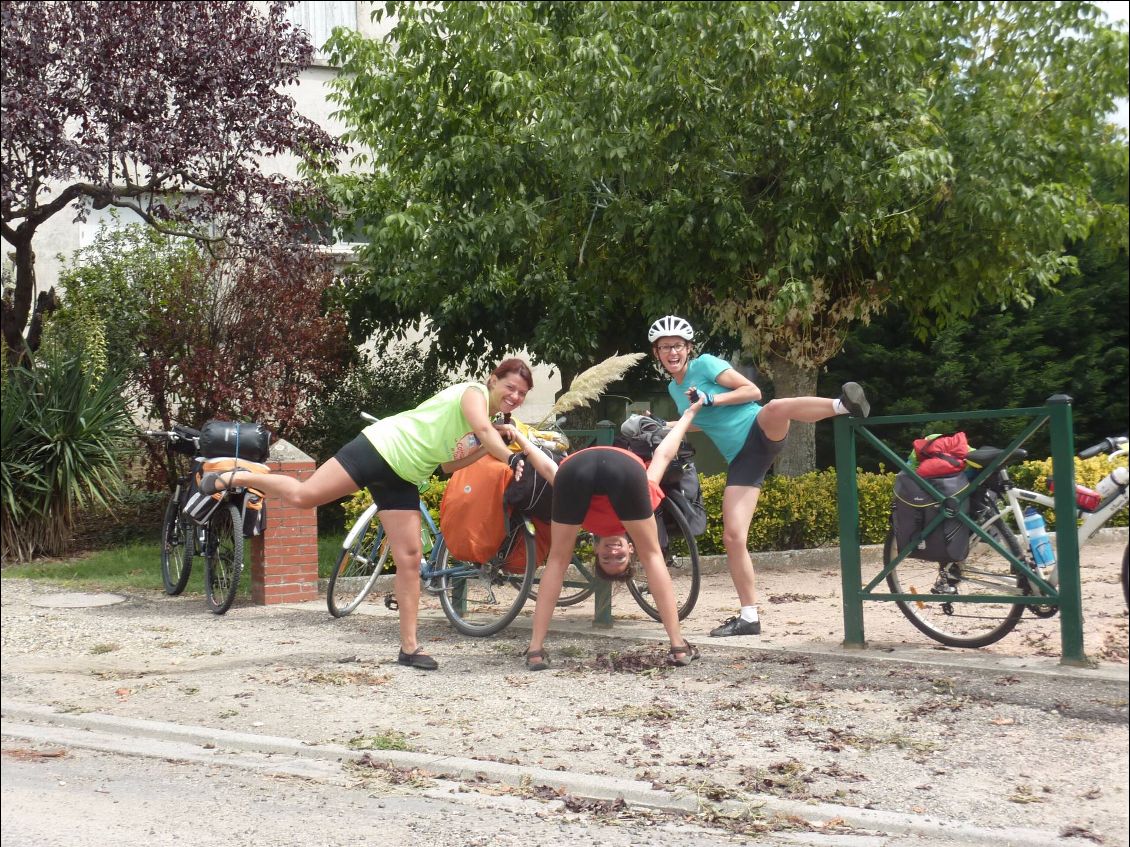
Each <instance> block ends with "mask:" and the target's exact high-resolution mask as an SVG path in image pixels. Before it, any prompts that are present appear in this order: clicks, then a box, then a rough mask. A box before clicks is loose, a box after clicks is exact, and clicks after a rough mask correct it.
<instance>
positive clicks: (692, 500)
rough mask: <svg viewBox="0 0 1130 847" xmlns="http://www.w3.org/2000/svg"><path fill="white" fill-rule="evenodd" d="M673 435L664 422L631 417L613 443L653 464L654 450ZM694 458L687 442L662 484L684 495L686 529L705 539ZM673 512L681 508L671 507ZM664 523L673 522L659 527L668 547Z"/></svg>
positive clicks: (646, 417) (704, 508) (665, 473)
mask: <svg viewBox="0 0 1130 847" xmlns="http://www.w3.org/2000/svg"><path fill="white" fill-rule="evenodd" d="M670 431H671V427H670V425H669V424H668V423H667V422H666V421H665V420H663V419H662V418H657V417H654V416H653V415H629V416H628V419H627V420H626V421H624V423H623V424H621V425H620V433H619V434H618V435H617V436H616V437H615V438H613V439H612V446H613V447H620V448H621V449H624V450H630V451H631V452H633V453H635V454H636V455H637V456H639V457H640V458H641V459H643V460H644V461H645V462H650V461H651V457H652V455H653V454H654V453H655V448H656V447H658V446H659V442H661V441H662V440H663V439H664V438H666V437H667V433H669V432H670ZM694 454H695V450H694V446H693V445H692V444H691V443H690V442H689V441H687V440H686V439H685V438H684V439H683V440H682V441H681V442H680V443H679V451H678V454H677V455H676V457H675V459H674V460H673V461H672V462H671V464H670V465H668V466H667V470H665V471H664V472H663V479H662V480H660V483H659V484H660V487H662V488H663V489H664V491H669V490H671V489H677V490H678V491H680V492H681V493H682V495H683V498H684V499H685V500H686V502H687V506H688V507H689V508H688V509H685V510H683V517H684V518H686V520H687V526H688V527H689V528H690V531H691V533H692V534H693V535H702V534H703V533H704V532H706V506H705V505H703V501H702V484H701V483H700V482H699V479H698V468H696V467H695V464H694V461H693V459H694ZM671 508H678V507H677V506H675V505H674V504H672V505H671ZM664 523H666V524H671V525H673V524H674V521H672V520H671V519H670V518H667V519H666V520H665V521H663V522H661V524H660V526H659V541H660V544H662V546H664V547H666V546H667V538H666V535H667V533H666V529H667V527H666V526H664V525H663V524H664Z"/></svg>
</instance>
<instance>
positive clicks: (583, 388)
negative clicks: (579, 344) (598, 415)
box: [535, 353, 647, 427]
mask: <svg viewBox="0 0 1130 847" xmlns="http://www.w3.org/2000/svg"><path fill="white" fill-rule="evenodd" d="M646 355H647V354H645V353H625V354H624V355H623V356H609V357H608V358H607V359H605V360H604V361H603V362H597V363H596V364H595V365H593V366H592V367H591V368H589V369H588V370H585V371H582V372H581V373H579V374H577V376H576V377H574V379H573V382H572V383H570V385H569V390H568V391H566V392H565V393H564V394H562V395H561V396H560V397H558V398H557V402H556V403H554V404H553V408H552V409H550V410H549V413H548V414H546V416H545V417H544V418H542V419H541V421H539V422H538V423H537V424H535V427H541V426H544V425H545V424H547V423H548V422H550V421H553V420H556V419H557V416H558V415H563V414H565V413H566V412H569V411H572V410H573V409H576V408H578V407H579V406H587V405H588V404H589V403H591V402H592V401H593V400H596V399H599V397H600V395H602V394H603V393H604V389H605V388H607V387H608V386H609V385H610V384H612V383H613V382H615V381H616V380H618V379H620V378H621V377H623V376H624V374H626V373H627V372H628V370H629V369H630V368H631V367H632V366H633V365H635V364H636V363H637V362H639V361H640V360H641V359H643V358H645V357H646Z"/></svg>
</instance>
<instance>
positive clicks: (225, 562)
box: [204, 503, 243, 615]
mask: <svg viewBox="0 0 1130 847" xmlns="http://www.w3.org/2000/svg"><path fill="white" fill-rule="evenodd" d="M205 539H206V540H205V542H204V544H205V550H204V562H205V567H204V598H205V600H206V601H207V603H208V608H209V609H210V610H211V611H213V612H215V613H216V614H217V615H222V614H223V613H224V612H226V611H227V610H228V609H230V608H231V604H232V601H233V600H235V592H236V591H238V590H239V578H240V576H241V575H242V574H243V519H242V517H241V516H240V513H239V507H238V506H234V505H232V504H231V503H223V504H221V505H220V506H218V507H217V508H216V511H215V512H214V513H213V514H212V520H211V521H210V522H209V523H208V532H207V533H206V535H205Z"/></svg>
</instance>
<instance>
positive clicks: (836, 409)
mask: <svg viewBox="0 0 1130 847" xmlns="http://www.w3.org/2000/svg"><path fill="white" fill-rule="evenodd" d="M832 412H833V413H834V414H837V415H846V414H847V413H848V410H847V409H845V408H844V404H843V403H842V402H841V401H840V399H839V398H838V397H837V398H836V399H835V400H833V401H832Z"/></svg>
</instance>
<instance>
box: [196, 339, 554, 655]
mask: <svg viewBox="0 0 1130 847" xmlns="http://www.w3.org/2000/svg"><path fill="white" fill-rule="evenodd" d="M533 387H534V378H533V375H532V374H531V373H530V369H529V367H528V366H527V365H526V363H525V362H523V361H522V360H521V359H506V360H505V361H504V362H502V363H501V364H500V365H499V366H498V367H497V368H495V370H494V372H493V373H492V374H491V375H490V378H489V379H488V380H487V382H486V385H483V384H481V383H477V382H466V383H461V384H459V385H453V386H451V387H449V388H445V389H444V390H443V391H441V392H439V393H438V394H436V395H435V396H434V397H431V398H429V399H428V400H425V401H424V402H423V403H421V404H420V405H419V406H417V407H416V408H415V409H411V410H409V411H407V412H401V413H400V414H397V415H393V416H391V417H388V418H383V419H382V420H380V421H377V422H376V423H374V424H372V425H370V426H368V427H366V428H365V429H364V431H363V432H362V433H361V434H360V435H359V436H357V437H356V438H355V439H354V440H353V441H351V442H350V443H349V444H346V445H345V446H344V447H343V448H342V449H341V450H339V451H338V453H337V455H335V456H334V457H333V458H332V459H330V460H329V461H328V462H326V463H325V464H323V465H322V466H321V467H319V468H318V469H317V470H316V471H314V473H313V474H312V475H311V476H310V478H309V479H307V480H305V481H299V480H297V479H294V478H293V477H289V476H283V475H280V474H253V473H249V472H247V471H236V472H231V473H228V472H225V473H223V474H205V475H204V477H203V478H202V479H201V481H200V488H201V489H202V490H203V491H205V492H206V493H212V492H215V491H219V490H221V489H223V488H226V487H228V486H235V487H239V486H253V487H254V488H256V489H257V490H259V491H262V492H263V493H264V494H266V495H267V496H268V497H278V498H279V499H280V500H282V501H283V502H285V503H287V504H288V505H291V506H295V507H297V508H299V509H313V508H315V507H317V506H321V505H324V504H325V503H330V502H333V501H334V500H338V499H340V498H342V497H346V496H348V495H350V494H352V493H353V492H355V491H359V490H361V489H362V488H368V489H369V490H370V491H371V492H372V494H373V502H374V503H376V504H377V507H378V512H377V514H379V515H380V518H381V524H382V525H383V526H384V528H385V531H386V532H387V533H388V538H389V543H390V545H391V547H392V558H393V561H394V562H395V563H396V581H395V589H396V601H397V605H398V607H399V609H400V655H399V656H398V657H397V661H398V662H399V663H400V664H402V665H407V666H409V667H413V668H418V669H420V670H435V669H436V668H437V667H438V665H437V663H436V661H435V659H433V658H432V657H431V656H428V655H426V654H425V653H423V652H422V650H421V648H420V645H419V643H418V641H417V639H416V621H417V617H418V614H419V605H420V557H421V556H422V555H423V549H422V542H421V538H420V510H419V503H420V492H419V486H420V484H421V483H423V482H425V481H426V480H427V479H428V478H429V477H431V475H432V473H434V471H435V469H436V466H437V465H439V466H441V467H442V468H443V470H444V471H446V472H448V473H450V472H452V471H455V470H458V469H459V468H462V467H465V466H467V465H469V464H471V463H472V462H474V461H476V460H478V459H480V458H481V457H482V456H484V455H486V454H487V453H489V454H490V455H492V456H494V457H495V458H496V459H498V460H499V461H502V462H505V461H508V460H509V458H510V456H511V451H510V449H509V448H508V447H507V446H506V444H505V443H504V442H503V440H502V436H501V435H499V434H498V431H497V430H496V429H495V428H494V426H493V425H492V424H491V418H492V417H493V416H494V415H496V414H499V413H502V414H508V413H511V412H513V411H515V410H516V409H517V408H518V407H519V406H521V405H522V403H523V402H524V401H525V399H526V394H527V393H528V392H529V391H530V389H532V388H533Z"/></svg>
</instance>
